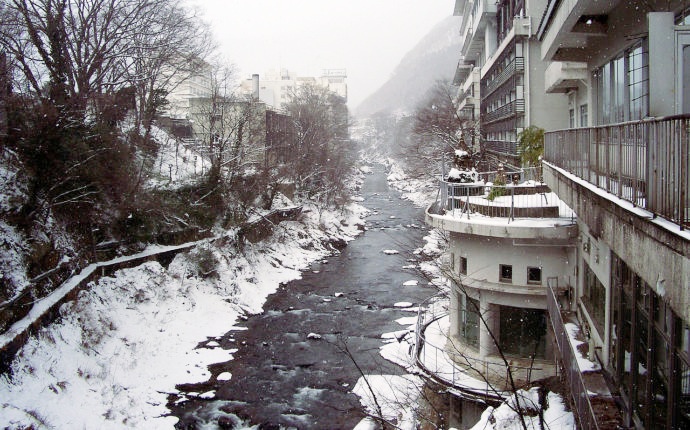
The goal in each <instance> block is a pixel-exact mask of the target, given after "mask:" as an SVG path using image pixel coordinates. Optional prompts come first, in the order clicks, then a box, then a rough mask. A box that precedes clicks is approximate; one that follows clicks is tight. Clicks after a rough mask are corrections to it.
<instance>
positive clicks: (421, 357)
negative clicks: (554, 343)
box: [414, 296, 542, 402]
mask: <svg viewBox="0 0 690 430" xmlns="http://www.w3.org/2000/svg"><path fill="white" fill-rule="evenodd" d="M448 329H449V310H448V301H447V299H445V300H443V297H439V296H435V297H432V298H431V299H428V300H427V301H426V302H424V303H422V304H421V306H420V310H419V314H418V317H417V327H416V330H415V355H414V359H415V364H416V366H417V367H418V368H419V369H420V370H421V371H422V374H423V375H425V376H426V377H428V378H430V379H432V380H434V381H435V382H437V383H439V384H441V385H443V386H445V387H448V388H451V389H452V390H455V391H459V392H461V393H462V396H463V397H464V398H469V399H475V400H478V401H482V402H486V401H502V400H504V399H506V398H507V397H508V396H509V395H510V391H509V390H508V388H509V387H508V385H507V381H508V373H509V372H510V373H511V374H512V377H513V379H514V380H515V381H517V382H519V383H526V384H528V383H529V382H530V381H532V380H534V379H538V376H537V377H534V375H539V373H540V372H541V370H542V369H541V368H540V367H538V366H536V367H535V366H529V364H528V365H522V364H518V363H517V361H519V360H511V363H510V367H507V366H506V365H505V363H504V362H503V361H502V360H500V359H499V358H498V357H494V358H493V359H482V358H479V357H478V352H477V351H476V349H475V348H472V347H470V346H467V345H463V344H462V343H461V342H459V341H458V340H457V339H455V338H451V337H450V336H449V332H448Z"/></svg>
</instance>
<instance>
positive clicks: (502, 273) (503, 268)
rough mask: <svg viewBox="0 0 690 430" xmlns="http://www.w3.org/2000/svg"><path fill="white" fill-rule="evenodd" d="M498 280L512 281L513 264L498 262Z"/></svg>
mask: <svg viewBox="0 0 690 430" xmlns="http://www.w3.org/2000/svg"><path fill="white" fill-rule="evenodd" d="M498 280H499V281H500V282H513V266H511V265H510V264H500V265H499V266H498Z"/></svg>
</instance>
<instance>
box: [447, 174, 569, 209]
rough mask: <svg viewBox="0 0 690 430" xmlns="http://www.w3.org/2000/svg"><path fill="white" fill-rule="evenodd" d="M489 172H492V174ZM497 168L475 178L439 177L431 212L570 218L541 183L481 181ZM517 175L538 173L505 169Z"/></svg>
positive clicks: (522, 177) (525, 176)
mask: <svg viewBox="0 0 690 430" xmlns="http://www.w3.org/2000/svg"><path fill="white" fill-rule="evenodd" d="M492 173H493V174H494V175H492ZM495 173H496V172H484V173H479V174H478V177H479V179H480V180H479V181H478V182H470V183H463V182H448V181H447V180H441V181H440V185H439V186H440V191H439V202H438V204H437V205H434V213H437V214H446V213H448V212H451V213H452V214H453V215H454V216H460V217H463V216H467V217H468V218H470V217H471V216H472V215H484V216H488V217H494V218H508V219H509V220H510V221H512V220H514V219H515V218H570V219H571V220H574V218H575V213H574V212H573V211H572V209H570V208H569V207H568V206H567V205H566V204H565V203H563V202H562V201H561V200H560V199H558V197H556V195H555V194H553V193H551V190H550V189H549V188H548V187H547V186H546V185H544V184H534V185H529V186H521V185H514V184H513V185H493V184H490V183H486V182H482V181H487V180H490V179H493V177H494V176H495ZM513 175H515V176H516V182H518V183H519V182H522V181H524V180H528V178H529V179H531V180H533V179H532V178H535V177H537V176H538V175H539V173H537V172H534V171H532V170H530V171H526V170H525V171H521V172H515V173H507V174H506V176H507V177H508V178H511V177H513Z"/></svg>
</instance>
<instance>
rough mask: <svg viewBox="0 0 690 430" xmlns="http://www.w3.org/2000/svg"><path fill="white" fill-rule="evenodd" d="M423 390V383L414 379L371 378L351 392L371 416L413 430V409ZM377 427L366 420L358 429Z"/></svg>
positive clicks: (371, 420) (410, 377) (409, 377)
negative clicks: (357, 397)
mask: <svg viewBox="0 0 690 430" xmlns="http://www.w3.org/2000/svg"><path fill="white" fill-rule="evenodd" d="M422 387H423V382H422V380H421V379H420V378H419V377H417V376H414V375H400V376H397V375H368V376H367V377H366V378H364V377H361V378H359V380H358V381H357V384H356V385H355V387H354V388H353V390H352V391H353V392H354V393H355V394H356V395H357V396H359V398H360V401H361V402H362V404H363V405H364V407H365V409H366V411H367V412H368V413H369V414H371V416H373V417H383V418H384V419H385V420H386V421H389V422H393V423H396V428H397V429H400V430H406V429H410V430H414V429H415V428H417V427H416V423H417V420H416V418H415V416H414V408H413V406H414V405H415V403H416V402H417V399H418V397H419V394H420V392H421V390H422ZM375 423H376V420H375V418H371V417H369V418H365V419H364V420H363V421H362V422H360V424H358V425H357V427H355V429H369V428H376V427H375Z"/></svg>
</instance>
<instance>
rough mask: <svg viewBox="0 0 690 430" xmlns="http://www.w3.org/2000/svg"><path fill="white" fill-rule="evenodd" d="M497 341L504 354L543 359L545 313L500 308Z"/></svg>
mask: <svg viewBox="0 0 690 430" xmlns="http://www.w3.org/2000/svg"><path fill="white" fill-rule="evenodd" d="M499 339H500V343H501V345H500V348H501V350H502V351H503V352H504V353H505V354H509V355H516V356H518V357H526V358H531V357H536V358H545V351H546V314H545V311H543V310H541V309H522V308H515V307H512V306H501V308H500V336H499Z"/></svg>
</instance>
